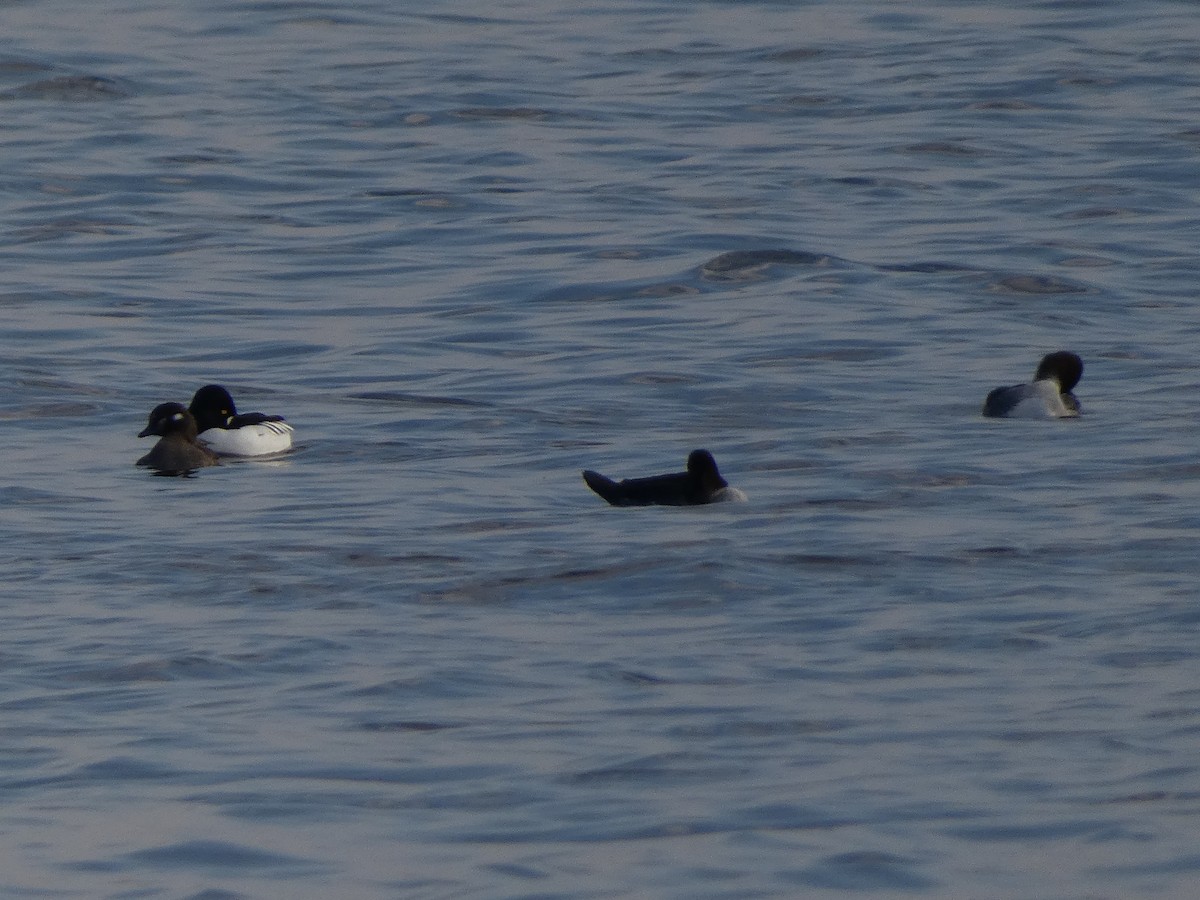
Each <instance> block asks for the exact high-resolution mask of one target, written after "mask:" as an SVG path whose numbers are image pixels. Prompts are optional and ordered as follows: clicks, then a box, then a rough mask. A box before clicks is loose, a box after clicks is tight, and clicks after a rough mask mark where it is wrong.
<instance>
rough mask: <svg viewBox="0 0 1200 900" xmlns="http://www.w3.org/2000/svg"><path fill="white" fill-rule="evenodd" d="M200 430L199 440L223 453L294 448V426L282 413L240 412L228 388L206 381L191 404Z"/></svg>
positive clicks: (253, 453) (254, 453)
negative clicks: (286, 420) (285, 419)
mask: <svg viewBox="0 0 1200 900" xmlns="http://www.w3.org/2000/svg"><path fill="white" fill-rule="evenodd" d="M188 412H190V413H191V414H192V415H193V416H195V418H196V426H197V427H198V428H199V429H200V441H201V443H203V444H204V445H205V446H207V447H208V448H209V449H210V450H212V451H213V452H214V453H217V454H219V455H220V456H266V455H267V454H271V453H282V452H284V451H285V450H291V449H292V432H293V429H292V426H291V425H289V424H288V423H287V422H285V421H284V420H283V417H282V416H267V415H263V414H262V413H241V414H239V413H238V411H237V407H236V406H234V405H233V397H231V396H230V395H229V391H227V390H225V388H223V387H221V385H219V384H206V385H205V386H204V387H202V388H200V390H198V391H196V395H195V396H194V397H192V403H191V405H190V406H189V407H188Z"/></svg>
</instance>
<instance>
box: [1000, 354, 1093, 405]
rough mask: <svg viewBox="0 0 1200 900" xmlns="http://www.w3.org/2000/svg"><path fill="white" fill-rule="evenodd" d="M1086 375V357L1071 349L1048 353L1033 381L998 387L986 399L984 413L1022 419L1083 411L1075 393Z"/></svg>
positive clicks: (1043, 358)
mask: <svg viewBox="0 0 1200 900" xmlns="http://www.w3.org/2000/svg"><path fill="white" fill-rule="evenodd" d="M1082 377H1083V360H1082V359H1080V358H1079V357H1078V356H1076V355H1075V354H1074V353H1071V352H1069V351H1067V350H1059V351H1058V352H1057V353H1048V354H1046V355H1045V356H1043V357H1042V361H1041V362H1040V363H1038V367H1037V372H1035V373H1034V375H1033V381H1031V382H1030V383H1029V384H1014V385H1012V386H1011V387H998V388H996V389H995V390H994V391H992V392H991V393H990V394H988V395H987V399H986V400H984V401H983V414H984V415H985V416H996V417H1005V418H1022V419H1031V418H1032V419H1070V418H1075V417H1076V416H1078V415H1079V401H1078V400H1077V399H1076V398H1075V395H1074V394H1072V393H1071V391H1072V390H1073V389H1074V387H1075V385H1077V384H1079V379H1080V378H1082Z"/></svg>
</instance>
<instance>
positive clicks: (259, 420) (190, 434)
mask: <svg viewBox="0 0 1200 900" xmlns="http://www.w3.org/2000/svg"><path fill="white" fill-rule="evenodd" d="M1082 376H1083V360H1081V359H1080V358H1079V357H1078V356H1077V355H1076V354H1074V353H1071V352H1069V351H1066V350H1060V351H1058V352H1056V353H1049V354H1047V355H1046V356H1044V357H1042V361H1041V362H1040V363H1039V364H1038V367H1037V371H1036V372H1035V373H1034V376H1033V381H1032V382H1030V383H1028V384H1015V385H1011V386H1009V387H998V388H996V389H995V390H994V391H992V392H991V393H989V394H988V395H987V399H986V400H985V401H984V403H983V414H984V415H985V416H989V417H1025V416H1036V417H1038V418H1074V417H1075V416H1078V415H1079V401H1078V400H1077V399H1075V395H1074V394H1073V393H1071V391H1072V390H1073V389H1074V387H1075V385H1077V384H1078V383H1079V379H1080V378H1081V377H1082ZM152 434H153V435H159V436H160V437H161V440H160V441H159V442H158V443H157V444H156V445H155V447H154V449H153V450H151V451H150V452H149V453H147V454H146V455H145V456H143V457H142V458H141V459H139V460H138V465H139V466H149V467H151V468H154V469H157V470H158V471H159V472H160V473H163V474H172V475H179V474H186V473H187V472H190V471H193V470H195V469H199V468H202V467H203V466H211V465H216V462H217V458H218V455H221V456H264V455H267V454H274V453H282V452H284V451H286V450H290V449H291V447H292V427H291V426H290V425H288V424H287V423H286V422H285V421H284V420H283V419H282V418H281V417H279V416H266V415H263V414H262V413H244V414H242V415H239V414H238V412H237V408H236V407H235V406H234V405H233V398H232V397H231V396H230V395H229V391H227V390H225V388H223V387H221V386H220V385H217V384H210V385H206V386H205V387H202V388H200V390H198V391H197V392H196V396H194V397H193V398H192V403H191V406H189V407H186V408H185V407H184V406H183V404H181V403H162V404H160V405H158V406H156V407H155V408H154V410H153V412H151V413H150V422H149V424H147V425H146V427H145V429H143V431H142V432H141V434H139V435H138V437H146V436H147V435H152ZM583 480H584V482H585V483H586V484H587V486H588V487H589V488H591V489H592V490H593V491H595V492H596V493H597V494H599V495H600V496H601V497H602V498H604V499H605V500H606V501H608V502H609V503H610V504H612V505H613V506H697V505H700V504H705V503H720V502H723V501H729V500H745V499H746V495H745V494H744V493H742V492H741V491H740V490H738V489H737V488H735V487H730V486H729V482H727V481H726V480H725V479H724V478H723V477H722V476H721V473H720V471H719V470H718V469H717V461H716V459H714V458H713V455H712V454H711V453H709V452H708V451H707V450H693V451H692V452H691V453H690V454H689V455H688V459H687V471H685V472H673V473H671V474H669V475H652V476H650V477H648V478H626V479H623V480H621V481H615V480H613V479H612V478H609V477H607V476H605V475H601V474H600V473H599V472H593V471H592V470H590V469H588V470H586V471H584V473H583Z"/></svg>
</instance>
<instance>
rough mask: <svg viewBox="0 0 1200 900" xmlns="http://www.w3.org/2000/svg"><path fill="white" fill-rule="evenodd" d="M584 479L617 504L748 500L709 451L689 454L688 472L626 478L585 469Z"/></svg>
mask: <svg viewBox="0 0 1200 900" xmlns="http://www.w3.org/2000/svg"><path fill="white" fill-rule="evenodd" d="M583 480H584V482H585V483H586V484H587V486H588V487H590V488H591V489H592V490H593V491H595V492H596V493H597V494H599V495H600V496H601V497H603V498H604V499H605V500H607V501H608V502H609V503H610V504H611V505H613V506H696V505H699V504H703V503H719V502H722V501H727V500H745V499H746V495H745V494H743V493H742V492H741V491H739V490H738V489H737V488H735V487H730V486H729V482H727V481H726V480H725V479H724V478H722V477H721V473H720V472H719V471H718V470H717V461H716V460H715V459H714V458H713V455H712V454H711V453H709V452H708V451H707V450H693V451H692V452H691V453H690V454H688V458H687V471H686V472H675V473H672V474H670V475H651V476H649V477H646V478H626V479H624V480H622V481H614V480H613V479H611V478H609V477H607V476H605V475H601V474H600V473H599V472H593V471H592V470H591V469H585V470H584V472H583Z"/></svg>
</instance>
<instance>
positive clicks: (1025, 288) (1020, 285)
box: [991, 275, 1088, 294]
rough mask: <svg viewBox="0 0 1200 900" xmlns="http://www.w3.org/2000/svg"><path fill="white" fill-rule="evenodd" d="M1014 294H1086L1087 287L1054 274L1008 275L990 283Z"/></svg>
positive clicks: (995, 287) (996, 288)
mask: <svg viewBox="0 0 1200 900" xmlns="http://www.w3.org/2000/svg"><path fill="white" fill-rule="evenodd" d="M991 287H992V289H993V290H1000V291H1009V292H1011V293H1014V294H1086V293H1087V292H1088V289H1087V287H1085V286H1084V285H1082V284H1079V283H1078V282H1075V281H1069V280H1067V279H1066V278H1058V277H1056V276H1054V275H1009V276H1008V277H1007V278H1001V279H1000V280H999V281H997V282H995V283H994V284H992V285H991Z"/></svg>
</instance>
